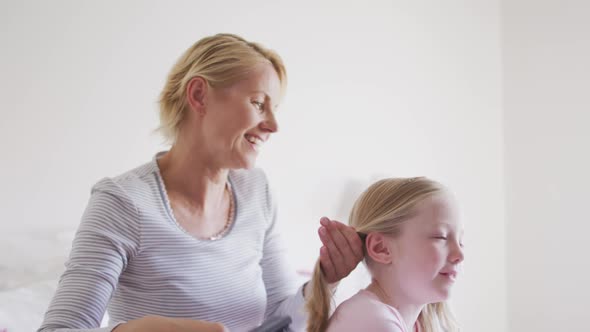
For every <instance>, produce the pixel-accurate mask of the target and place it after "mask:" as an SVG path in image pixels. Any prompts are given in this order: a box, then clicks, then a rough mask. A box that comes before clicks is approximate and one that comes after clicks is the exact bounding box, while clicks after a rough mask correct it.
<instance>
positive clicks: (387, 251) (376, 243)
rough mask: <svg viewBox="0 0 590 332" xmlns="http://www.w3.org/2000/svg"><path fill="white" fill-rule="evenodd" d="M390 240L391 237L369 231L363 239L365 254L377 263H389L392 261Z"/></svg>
mask: <svg viewBox="0 0 590 332" xmlns="http://www.w3.org/2000/svg"><path fill="white" fill-rule="evenodd" d="M390 241H391V239H389V238H387V237H385V236H384V235H383V234H381V233H369V234H368V235H367V238H366V240H365V245H366V247H367V255H369V257H371V259H372V260H374V261H375V262H377V263H381V264H391V263H392V262H393V252H392V249H391V245H390V243H389V242H390Z"/></svg>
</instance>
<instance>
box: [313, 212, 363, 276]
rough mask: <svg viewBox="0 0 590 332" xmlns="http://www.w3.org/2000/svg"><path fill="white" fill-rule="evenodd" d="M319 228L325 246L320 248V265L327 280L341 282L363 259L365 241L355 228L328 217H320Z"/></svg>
mask: <svg viewBox="0 0 590 332" xmlns="http://www.w3.org/2000/svg"><path fill="white" fill-rule="evenodd" d="M320 224H321V225H322V226H321V227H320V229H319V230H318V233H319V235H320V240H322V243H323V246H322V247H321V248H320V265H321V267H322V271H323V272H324V276H325V277H326V281H327V282H328V283H330V284H334V283H336V282H339V281H340V280H341V279H342V278H344V277H346V276H347V275H349V274H350V272H352V271H353V270H354V269H355V268H356V266H357V265H358V263H359V262H360V261H361V260H363V257H364V253H363V243H362V241H361V239H360V237H359V236H358V234H357V233H356V231H355V230H354V228H352V227H350V226H347V225H344V224H343V223H340V222H338V221H334V220H330V219H328V218H326V217H322V218H321V219H320Z"/></svg>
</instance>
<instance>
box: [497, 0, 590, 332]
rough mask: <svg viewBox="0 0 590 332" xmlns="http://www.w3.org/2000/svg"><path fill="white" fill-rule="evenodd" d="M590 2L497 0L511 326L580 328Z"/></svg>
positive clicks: (586, 222)
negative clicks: (500, 23) (501, 27)
mask: <svg viewBox="0 0 590 332" xmlns="http://www.w3.org/2000/svg"><path fill="white" fill-rule="evenodd" d="M589 13H590V3H588V1H582V0H580V1H570V0H567V1H532V0H508V1H504V3H503V18H504V33H503V37H504V43H503V45H504V53H503V54H504V65H505V71H504V94H505V104H504V108H505V121H504V125H505V134H506V138H505V150H506V175H507V187H506V193H507V205H506V206H507V230H508V232H507V233H508V247H507V252H508V256H507V267H508V294H509V295H508V300H509V301H508V302H509V321H510V330H511V331H538V332H544V331H588V327H586V325H587V324H586V322H587V317H588V298H590V287H589V286H588V281H589V280H590V259H589V258H588V254H587V253H588V245H587V244H588V235H589V234H590V217H589V214H588V197H589V196H588V188H590V175H589V173H588V171H589V170H590V131H589V126H590V99H589V96H590V88H589V86H590V60H589V59H590V19H589V17H590V16H589Z"/></svg>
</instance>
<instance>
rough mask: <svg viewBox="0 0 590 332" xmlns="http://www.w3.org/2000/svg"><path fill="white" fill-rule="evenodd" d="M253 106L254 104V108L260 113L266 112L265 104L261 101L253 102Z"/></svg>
mask: <svg viewBox="0 0 590 332" xmlns="http://www.w3.org/2000/svg"><path fill="white" fill-rule="evenodd" d="M252 104H254V107H256V109H258V110H259V111H264V103H262V102H259V101H253V102H252Z"/></svg>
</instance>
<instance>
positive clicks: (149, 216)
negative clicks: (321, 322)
mask: <svg viewBox="0 0 590 332" xmlns="http://www.w3.org/2000/svg"><path fill="white" fill-rule="evenodd" d="M156 158H157V157H154V159H153V160H152V161H151V162H149V163H147V164H145V165H142V166H140V167H138V168H136V169H134V170H131V171H129V172H127V173H125V174H123V175H120V176H118V177H114V178H105V179H103V180H101V181H99V182H98V183H97V184H96V185H95V186H94V187H93V188H92V194H91V197H90V201H89V203H88V206H87V208H86V210H85V212H84V215H83V217H82V221H81V223H80V226H79V228H78V230H77V232H76V236H75V239H74V242H73V245H72V251H71V253H70V257H69V259H68V261H67V263H66V270H65V272H64V273H63V275H62V276H61V278H60V281H59V285H58V288H57V291H56V293H55V295H54V297H53V299H52V301H51V303H50V306H49V308H48V310H47V312H46V314H45V319H44V321H43V323H42V325H41V327H40V329H39V330H38V332H49V331H55V332H58V331H59V332H66V331H67V332H73V331H95V332H98V331H102V332H106V331H111V330H112V329H113V328H114V327H115V326H116V325H117V324H118V323H120V322H125V321H129V320H131V319H135V318H139V317H143V316H146V315H161V316H167V317H181V318H190V319H198V320H206V321H214V322H221V323H223V324H224V325H225V326H227V327H228V328H229V329H230V330H231V331H232V332H233V331H247V330H249V329H252V328H254V327H255V326H257V325H259V324H260V323H261V322H262V321H263V320H264V319H265V318H268V317H270V316H272V315H289V316H291V318H292V319H293V323H292V325H291V327H292V329H293V330H296V331H298V330H302V329H303V327H304V325H305V320H306V315H305V313H304V311H303V306H304V299H303V296H302V291H301V287H299V289H297V288H298V287H297V286H296V285H295V283H294V276H293V275H292V274H291V271H290V269H289V268H288V266H287V264H286V263H285V257H284V255H285V252H284V250H283V249H282V243H281V240H280V237H279V235H278V233H277V231H276V208H275V204H274V202H273V200H272V195H271V193H270V191H269V189H268V184H267V180H266V177H265V175H264V173H263V172H262V171H261V170H259V169H253V170H239V171H230V174H229V181H230V184H231V188H232V192H233V195H234V202H235V213H234V220H233V223H232V226H231V229H230V230H229V232H228V233H227V234H226V235H225V236H224V237H223V238H221V239H219V240H215V241H208V240H199V239H196V238H194V237H193V236H191V235H189V234H188V233H187V232H186V231H184V230H183V228H182V227H181V226H180V225H179V224H178V223H177V222H176V221H175V219H174V216H173V214H172V210H171V208H170V203H169V201H168V198H167V195H166V190H165V187H164V184H163V181H162V178H161V175H160V172H159V169H158V164H157V161H156ZM105 310H108V313H109V317H110V322H109V326H108V327H105V328H99V326H100V322H101V319H102V317H103V315H104V312H105Z"/></svg>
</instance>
